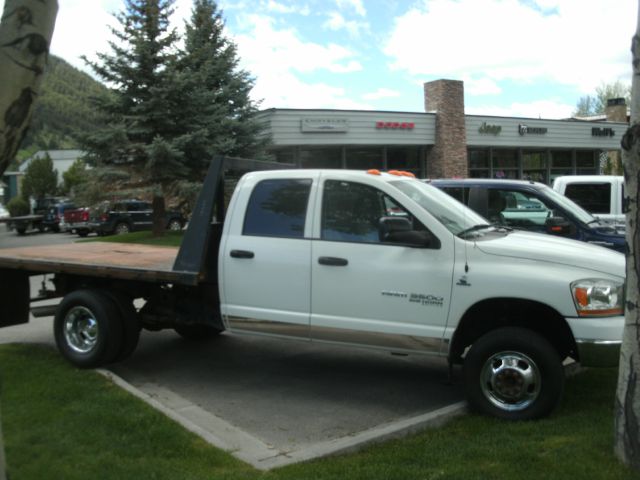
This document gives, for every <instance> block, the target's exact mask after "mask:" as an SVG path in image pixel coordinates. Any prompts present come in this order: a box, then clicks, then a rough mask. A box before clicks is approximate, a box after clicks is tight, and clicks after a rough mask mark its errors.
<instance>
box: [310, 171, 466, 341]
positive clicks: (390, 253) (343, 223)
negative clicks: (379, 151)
mask: <svg viewBox="0 0 640 480" xmlns="http://www.w3.org/2000/svg"><path fill="white" fill-rule="evenodd" d="M320 188H321V189H322V194H321V196H322V200H321V205H322V209H321V210H322V211H321V215H320V217H321V218H320V219H319V221H317V222H316V223H317V224H318V227H317V233H316V236H317V237H319V238H318V239H316V240H314V241H313V247H312V248H313V251H312V262H311V278H312V281H311V284H312V302H311V304H312V309H311V337H312V340H319V341H330V342H345V343H356V344H360V345H362V344H367V345H371V346H376V347H383V348H389V349H391V350H398V351H402V350H419V351H421V352H427V353H438V352H440V351H441V347H442V337H443V333H444V329H445V326H446V320H447V312H448V309H449V299H450V296H451V278H452V270H453V263H454V262H453V260H454V257H453V248H454V247H453V242H452V241H440V240H439V239H438V238H436V237H435V236H434V237H433V242H432V245H431V246H430V247H426V248H416V247H410V246H406V245H399V244H394V243H388V242H385V241H383V240H382V239H381V235H380V230H379V225H380V218H381V217H392V218H393V217H398V218H401V217H402V218H406V219H408V220H409V221H410V222H411V225H412V229H413V230H417V231H422V232H424V233H425V234H429V235H432V234H431V233H430V232H429V231H428V230H427V229H426V228H425V226H424V225H422V224H421V223H420V222H419V221H418V219H417V218H415V217H414V216H413V215H411V213H409V211H408V210H407V209H406V208H405V207H403V206H402V205H401V204H400V203H399V202H398V201H396V200H395V199H394V198H392V197H391V196H390V195H388V194H386V193H384V192H382V191H381V190H379V189H377V188H375V187H373V186H371V185H365V184H362V183H357V182H349V181H342V180H338V179H330V178H326V179H325V180H324V181H323V182H321V185H320Z"/></svg>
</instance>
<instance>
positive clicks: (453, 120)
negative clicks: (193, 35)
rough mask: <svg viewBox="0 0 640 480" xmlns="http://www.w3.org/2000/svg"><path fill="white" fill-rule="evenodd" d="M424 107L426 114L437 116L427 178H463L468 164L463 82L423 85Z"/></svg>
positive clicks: (442, 81) (451, 81)
mask: <svg viewBox="0 0 640 480" xmlns="http://www.w3.org/2000/svg"><path fill="white" fill-rule="evenodd" d="M424 105H425V110H426V111H427V112H428V113H432V112H435V114H436V141H435V145H434V146H433V148H432V149H431V151H430V152H429V156H428V158H427V176H428V177H429V178H451V177H463V178H464V177H466V176H467V172H468V163H467V132H466V128H465V122H464V83H463V82H462V81H459V80H435V81H433V82H427V83H425V84H424Z"/></svg>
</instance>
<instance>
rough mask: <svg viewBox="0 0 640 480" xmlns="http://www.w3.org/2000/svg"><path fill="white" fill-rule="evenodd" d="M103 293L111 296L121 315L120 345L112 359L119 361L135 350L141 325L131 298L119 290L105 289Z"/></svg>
mask: <svg viewBox="0 0 640 480" xmlns="http://www.w3.org/2000/svg"><path fill="white" fill-rule="evenodd" d="M104 293H105V294H106V295H107V296H109V298H111V300H112V301H113V303H114V304H115V306H116V307H117V308H118V310H119V311H120V315H121V316H122V345H121V347H120V351H119V352H118V353H117V354H116V356H115V358H114V359H113V361H114V362H121V361H123V360H126V359H127V358H129V357H130V356H131V354H132V353H133V352H134V351H135V349H136V347H137V346H138V340H139V339H140V330H142V327H141V325H140V320H139V318H138V313H137V312H136V309H135V307H134V306H133V300H132V299H131V298H129V297H127V296H126V295H125V294H123V293H121V292H115V291H110V290H106V291H105V292H104Z"/></svg>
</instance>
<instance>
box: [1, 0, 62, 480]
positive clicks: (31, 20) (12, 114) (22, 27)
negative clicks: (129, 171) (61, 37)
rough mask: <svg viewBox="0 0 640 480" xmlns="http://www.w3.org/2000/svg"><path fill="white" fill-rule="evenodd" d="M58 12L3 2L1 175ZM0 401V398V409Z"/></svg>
mask: <svg viewBox="0 0 640 480" xmlns="http://www.w3.org/2000/svg"><path fill="white" fill-rule="evenodd" d="M57 13H58V1H57V0H6V1H5V3H4V11H3V12H2V17H0V175H2V174H3V173H4V172H5V170H6V169H7V167H8V166H9V164H10V163H11V161H12V160H13V158H14V157H15V154H16V152H17V151H18V148H20V142H21V141H22V139H23V137H24V135H25V134H26V132H27V127H28V126H29V121H30V120H31V112H32V111H33V104H34V102H35V100H36V98H37V96H38V89H39V86H40V83H41V81H42V74H43V73H44V67H45V65H46V63H47V58H48V55H49V44H50V43H51V36H52V35H53V28H54V25H55V21H56V15H57ZM1 393H2V392H0V395H1ZM1 400H2V398H1V397H0V407H1V403H2V402H1ZM1 421H2V418H1V416H0V480H5V479H6V478H7V476H6V462H5V455H4V440H3V436H2V424H1Z"/></svg>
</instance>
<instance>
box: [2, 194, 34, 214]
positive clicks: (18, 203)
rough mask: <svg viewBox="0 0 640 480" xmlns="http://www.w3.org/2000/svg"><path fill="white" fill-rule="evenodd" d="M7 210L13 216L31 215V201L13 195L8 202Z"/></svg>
mask: <svg viewBox="0 0 640 480" xmlns="http://www.w3.org/2000/svg"><path fill="white" fill-rule="evenodd" d="M7 210H9V215H11V216H12V217H20V216H22V215H29V211H30V208H29V202H27V201H26V200H25V199H24V198H22V197H13V198H12V199H11V200H9V203H7Z"/></svg>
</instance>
